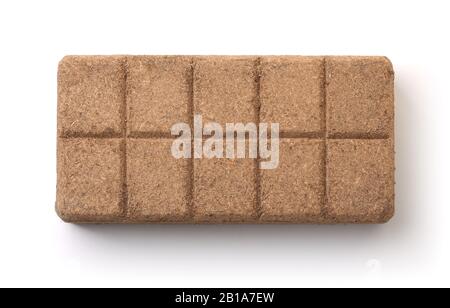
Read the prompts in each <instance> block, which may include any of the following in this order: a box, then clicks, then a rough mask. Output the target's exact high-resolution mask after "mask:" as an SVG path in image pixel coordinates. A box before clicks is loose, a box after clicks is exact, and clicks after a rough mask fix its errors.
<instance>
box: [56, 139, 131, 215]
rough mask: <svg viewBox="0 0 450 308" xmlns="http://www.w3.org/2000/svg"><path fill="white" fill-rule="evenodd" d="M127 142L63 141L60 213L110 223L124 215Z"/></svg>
mask: <svg viewBox="0 0 450 308" xmlns="http://www.w3.org/2000/svg"><path fill="white" fill-rule="evenodd" d="M123 150H124V146H123V141H122V140H118V139H85V138H74V139H60V140H59V143H58V191H57V211H58V213H59V215H60V216H61V218H62V219H64V220H66V221H76V222H103V221H104V222H110V221H116V220H118V219H119V218H120V217H121V216H122V214H123V193H124V191H123V181H122V173H123V163H124V162H123V159H122V153H123Z"/></svg>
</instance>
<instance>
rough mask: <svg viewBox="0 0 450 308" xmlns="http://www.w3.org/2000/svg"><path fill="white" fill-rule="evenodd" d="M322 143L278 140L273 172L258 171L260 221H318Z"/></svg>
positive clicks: (321, 195) (322, 184)
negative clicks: (278, 160)
mask: <svg viewBox="0 0 450 308" xmlns="http://www.w3.org/2000/svg"><path fill="white" fill-rule="evenodd" d="M324 155H325V141H324V140H312V139H311V140H309V139H282V140H281V141H280V157H282V158H283V159H282V160H281V161H280V164H279V166H278V168H276V169H274V170H261V211H262V216H261V220H262V221H267V222H305V223H307V222H320V221H321V215H322V208H323V202H324V197H325V162H324V159H323V158H324Z"/></svg>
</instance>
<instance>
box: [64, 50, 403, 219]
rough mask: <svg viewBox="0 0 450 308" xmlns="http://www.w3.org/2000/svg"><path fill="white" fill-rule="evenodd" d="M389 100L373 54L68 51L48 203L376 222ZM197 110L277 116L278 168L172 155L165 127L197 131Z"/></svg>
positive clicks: (88, 215)
mask: <svg viewBox="0 0 450 308" xmlns="http://www.w3.org/2000/svg"><path fill="white" fill-rule="evenodd" d="M393 99H394V98H393V70H392V66H391V64H390V62H389V60H387V59H386V58H383V57H300V56H291V57H218V56H216V57H184V56H121V57H119V56H117V57H109V56H105V57H102V56H99V57H66V58H64V59H63V60H62V61H61V63H60V66H59V71H58V136H59V138H58V140H59V141H58V193H57V211H58V213H59V215H60V216H61V217H62V218H63V219H64V220H66V221H69V222H119V223H126V222H129V223H140V222H152V223H163V222H184V223H381V222H385V221H387V220H389V219H390V218H391V217H392V215H393V212H394V160H393V158H394V143H393V113H394V109H393V108H394V105H393ZM194 114H201V115H202V117H203V121H204V122H210V121H214V122H217V123H219V124H220V125H225V123H229V122H234V123H236V122H243V123H249V122H253V123H255V124H257V125H258V124H259V123H260V122H265V123H280V128H281V132H280V133H281V135H280V138H281V139H280V163H279V166H278V168H276V169H274V170H261V169H260V168H259V162H260V160H261V159H260V158H259V156H258V157H257V158H256V159H222V158H212V159H206V158H203V159H194V158H189V159H175V158H173V157H172V156H171V154H170V147H171V144H172V141H173V140H174V138H175V136H171V134H170V128H171V126H172V125H173V124H175V123H179V122H184V123H188V125H189V126H190V128H191V129H193V127H194V123H193V119H194ZM247 142H248V140H247ZM192 143H193V139H191V145H192ZM192 152H193V149H192V150H191V153H192Z"/></svg>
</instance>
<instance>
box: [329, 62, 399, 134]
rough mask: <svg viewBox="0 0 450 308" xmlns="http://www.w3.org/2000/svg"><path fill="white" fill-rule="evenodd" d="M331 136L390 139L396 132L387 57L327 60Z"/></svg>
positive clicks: (392, 88)
mask: <svg viewBox="0 0 450 308" xmlns="http://www.w3.org/2000/svg"><path fill="white" fill-rule="evenodd" d="M326 66H327V67H326V72H327V90H326V92H327V95H326V102H327V106H328V112H327V115H328V119H327V121H328V133H329V135H330V136H343V135H346V136H352V135H353V136H360V135H364V134H365V135H371V136H373V137H377V136H387V135H389V134H391V132H392V130H393V115H394V71H393V68H392V64H391V62H390V61H389V60H388V59H387V58H385V57H328V58H327V60H326Z"/></svg>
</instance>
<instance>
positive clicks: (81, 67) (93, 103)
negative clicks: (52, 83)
mask: <svg viewBox="0 0 450 308" xmlns="http://www.w3.org/2000/svg"><path fill="white" fill-rule="evenodd" d="M125 78H126V68H125V57H115V56H97V57H90V56H70V57H65V58H63V59H62V60H61V62H60V63H59V68H58V135H59V136H71V135H77V134H82V135H86V136H88V135H114V134H121V133H123V123H122V114H123V102H124V98H125Z"/></svg>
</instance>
